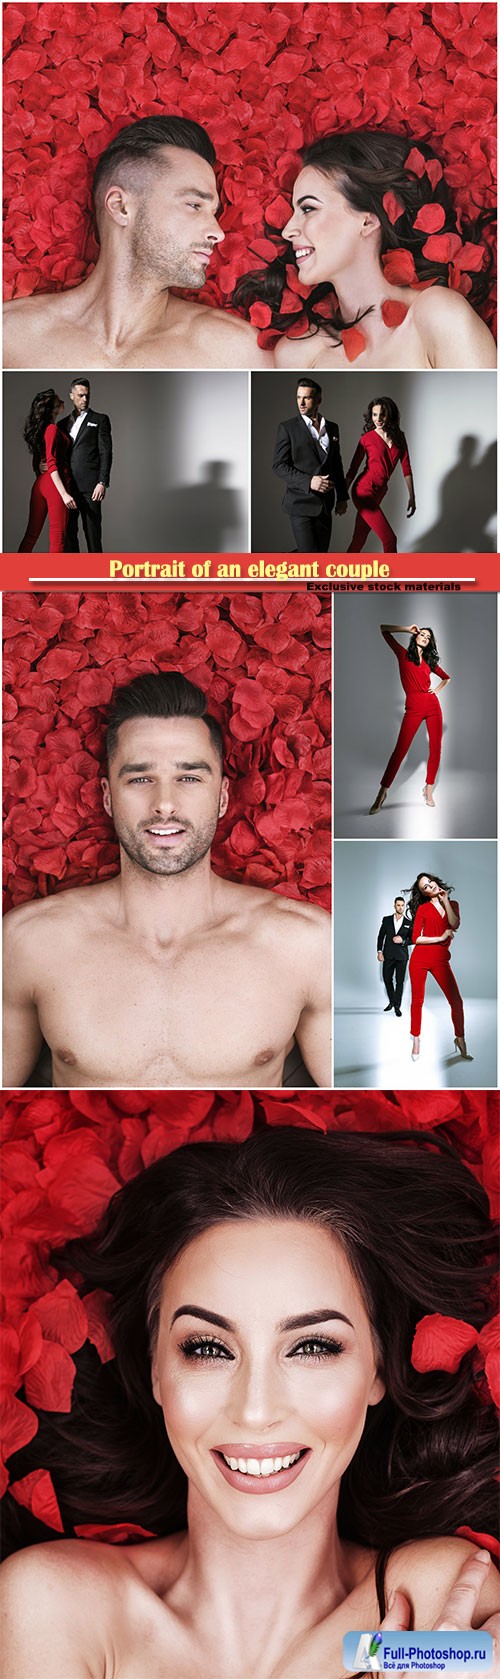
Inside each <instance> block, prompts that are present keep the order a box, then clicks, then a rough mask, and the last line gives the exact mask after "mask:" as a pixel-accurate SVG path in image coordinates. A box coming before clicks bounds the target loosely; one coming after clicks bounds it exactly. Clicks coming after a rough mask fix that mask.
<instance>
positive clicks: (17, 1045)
mask: <svg viewBox="0 0 500 1679" xmlns="http://www.w3.org/2000/svg"><path fill="white" fill-rule="evenodd" d="M22 920H23V925H22V928H21V926H20V918H19V912H18V911H17V910H12V911H11V913H10V914H9V915H6V916H5V920H4V923H3V1065H2V1084H3V1086H4V1089H5V1088H7V1089H18V1088H19V1089H20V1088H21V1087H22V1085H23V1084H25V1083H26V1079H28V1078H29V1076H30V1073H32V1072H33V1068H34V1067H35V1066H36V1063H37V1060H38V1056H39V1054H40V1050H41V1047H42V1043H43V1036H42V1032H41V1029H40V1022H39V1019H38V1011H37V1007H36V1003H35V1001H34V997H33V995H32V992H31V989H30V986H29V983H28V978H27V948H26V947H27V936H26V925H25V922H24V917H23V918H22Z"/></svg>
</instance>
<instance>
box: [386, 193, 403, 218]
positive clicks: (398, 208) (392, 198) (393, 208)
mask: <svg viewBox="0 0 500 1679" xmlns="http://www.w3.org/2000/svg"><path fill="white" fill-rule="evenodd" d="M382 203H383V206H384V210H385V213H386V216H388V217H389V221H390V222H391V224H392V226H393V227H394V223H395V222H397V221H399V217H400V216H403V215H404V204H401V202H400V200H399V198H396V194H395V192H392V191H391V192H384V196H383V199H382Z"/></svg>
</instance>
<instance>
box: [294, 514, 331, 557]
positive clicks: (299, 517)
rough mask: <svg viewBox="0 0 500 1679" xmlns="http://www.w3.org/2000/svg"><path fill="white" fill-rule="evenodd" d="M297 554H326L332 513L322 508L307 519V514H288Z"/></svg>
mask: <svg viewBox="0 0 500 1679" xmlns="http://www.w3.org/2000/svg"><path fill="white" fill-rule="evenodd" d="M288 517H289V520H290V524H291V527H292V531H293V536H294V541H295V546H296V552H297V554H327V553H328V549H329V547H330V539H331V534H332V512H331V509H328V507H322V508H321V509H320V512H319V513H316V514H313V515H312V517H310V518H308V516H307V513H289V515H288Z"/></svg>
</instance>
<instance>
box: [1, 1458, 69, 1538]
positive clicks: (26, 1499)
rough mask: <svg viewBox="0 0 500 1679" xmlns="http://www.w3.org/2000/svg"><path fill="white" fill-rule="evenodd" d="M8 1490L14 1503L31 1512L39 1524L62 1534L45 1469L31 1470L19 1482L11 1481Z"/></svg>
mask: <svg viewBox="0 0 500 1679" xmlns="http://www.w3.org/2000/svg"><path fill="white" fill-rule="evenodd" d="M10 1490H11V1493H12V1497H13V1498H15V1500H16V1503H17V1504H22V1505H23V1506H24V1508H25V1509H26V1510H31V1512H32V1514H33V1515H34V1516H36V1517H37V1518H38V1521H39V1522H45V1525H46V1527H53V1528H55V1529H56V1530H57V1532H58V1533H63V1532H64V1528H63V1524H62V1521H61V1512H60V1509H59V1505H58V1502H57V1498H56V1495H55V1492H54V1486H53V1482H52V1476H51V1475H49V1473H48V1471H47V1470H46V1469H33V1470H32V1472H31V1474H30V1475H23V1478H22V1480H21V1481H12V1482H11V1488H10Z"/></svg>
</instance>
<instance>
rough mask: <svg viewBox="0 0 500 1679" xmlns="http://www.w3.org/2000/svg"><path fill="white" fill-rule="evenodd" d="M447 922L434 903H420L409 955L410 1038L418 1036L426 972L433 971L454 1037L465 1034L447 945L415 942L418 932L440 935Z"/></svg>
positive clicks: (433, 936)
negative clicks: (451, 1023) (449, 1011)
mask: <svg viewBox="0 0 500 1679" xmlns="http://www.w3.org/2000/svg"><path fill="white" fill-rule="evenodd" d="M450 903H451V907H452V909H453V910H454V912H455V915H457V916H458V926H460V911H459V907H458V904H457V903H456V902H455V901H454V900H453V899H450ZM445 925H447V923H445V922H444V921H443V916H442V915H440V914H439V910H437V909H436V908H435V905H434V904H433V903H428V904H420V908H419V909H418V910H417V913H416V916H415V920H414V923H413V940H414V946H413V950H412V954H411V956H410V963H409V974H410V985H411V1015H410V1032H411V1033H412V1034H413V1037H415V1038H419V1037H420V1029H421V1025H422V1008H423V1002H424V995H425V983H426V979H427V975H428V974H432V975H433V977H434V979H435V980H436V983H437V985H439V986H440V988H441V991H443V992H444V995H445V997H446V998H447V1001H448V1002H449V1004H450V1008H451V1018H452V1021H453V1030H454V1032H455V1036H456V1037H457V1038H463V1036H464V1005H463V1001H462V997H461V995H460V991H459V989H458V985H457V982H456V979H455V975H454V973H453V972H452V968H451V952H450V944H449V943H448V944H420V945H419V944H417V943H416V942H415V941H416V940H417V939H418V936H419V934H420V933H423V934H424V936H425V938H428V939H434V938H439V936H440V934H441V933H443V932H444V928H445Z"/></svg>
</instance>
